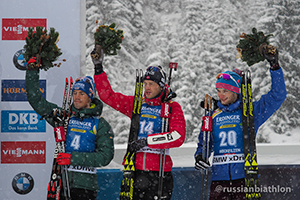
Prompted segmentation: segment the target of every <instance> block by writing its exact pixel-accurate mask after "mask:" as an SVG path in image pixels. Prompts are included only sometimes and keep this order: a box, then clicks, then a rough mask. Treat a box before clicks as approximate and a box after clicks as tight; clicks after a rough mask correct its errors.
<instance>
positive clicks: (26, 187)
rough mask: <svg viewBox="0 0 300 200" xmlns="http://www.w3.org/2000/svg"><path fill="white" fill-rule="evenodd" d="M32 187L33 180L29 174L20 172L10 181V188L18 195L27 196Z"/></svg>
mask: <svg viewBox="0 0 300 200" xmlns="http://www.w3.org/2000/svg"><path fill="white" fill-rule="evenodd" d="M33 186H34V180H33V178H32V176H31V175H30V174H27V173H26V172H21V173H19V174H17V175H16V176H15V177H14V178H13V181H12V187H13V189H14V191H15V192H16V193H18V194H22V195H23V194H28V193H29V192H31V190H32V189H33Z"/></svg>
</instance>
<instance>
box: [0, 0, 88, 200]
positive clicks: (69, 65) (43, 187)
mask: <svg viewBox="0 0 300 200" xmlns="http://www.w3.org/2000/svg"><path fill="white" fill-rule="evenodd" d="M0 17H1V19H0V25H1V32H0V34H1V35H0V77H1V86H0V87H1V94H0V98H1V104H0V108H1V114H0V117H1V133H0V141H1V147H0V148H1V163H0V174H1V183H0V196H1V197H0V198H1V199H2V200H12V199H14V200H19V199H20V200H21V199H22V200H26V199H28V200H32V199H46V196H47V186H48V182H49V180H50V173H51V169H52V162H53V154H54V147H55V142H54V133H53V128H52V127H51V126H50V125H48V124H47V123H46V122H45V120H40V119H39V116H38V115H37V114H36V113H35V112H34V111H33V109H32V108H31V106H30V105H29V103H28V101H27V98H26V91H25V66H24V63H23V62H22V61H23V55H22V53H23V52H24V49H23V46H24V45H25V37H26V36H27V32H28V28H29V27H35V26H43V27H45V28H46V29H47V31H50V28H51V27H53V28H55V30H56V31H57V32H59V34H60V35H59V42H58V43H57V46H58V47H59V48H60V49H61V51H62V53H63V54H62V56H61V59H66V62H61V66H60V67H59V68H58V67H53V68H51V69H49V70H48V71H44V70H42V71H41V72H40V88H41V93H42V95H43V96H44V97H45V98H46V99H47V100H48V101H50V102H53V103H55V104H57V105H59V106H61V104H62V96H63V87H64V84H65V78H66V77H68V78H69V77H70V76H72V77H73V79H76V78H77V77H79V76H80V75H81V74H83V73H84V70H82V69H84V66H81V65H84V63H85V61H84V55H85V49H84V47H85V0H63V1H61V0H52V1H45V0H30V1H29V0H1V1H0Z"/></svg>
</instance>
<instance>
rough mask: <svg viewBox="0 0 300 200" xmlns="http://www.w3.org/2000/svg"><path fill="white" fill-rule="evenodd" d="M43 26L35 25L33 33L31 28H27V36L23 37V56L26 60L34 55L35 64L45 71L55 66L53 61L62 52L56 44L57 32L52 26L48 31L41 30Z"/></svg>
mask: <svg viewBox="0 0 300 200" xmlns="http://www.w3.org/2000/svg"><path fill="white" fill-rule="evenodd" d="M43 29H44V27H41V26H37V27H36V32H35V33H33V28H32V27H30V28H29V30H28V36H27V37H26V38H25V40H26V44H25V45H24V49H25V53H24V54H23V55H24V58H25V60H26V61H27V62H28V60H29V59H30V58H31V57H36V60H37V65H38V66H39V68H40V69H43V70H45V71H47V70H48V69H49V68H51V67H53V66H56V65H54V64H53V62H54V61H56V60H57V58H58V57H59V56H60V55H61V54H62V52H61V49H59V48H58V47H57V45H56V43H57V42H58V38H59V33H58V32H56V31H55V29H54V28H50V33H49V34H47V30H43Z"/></svg>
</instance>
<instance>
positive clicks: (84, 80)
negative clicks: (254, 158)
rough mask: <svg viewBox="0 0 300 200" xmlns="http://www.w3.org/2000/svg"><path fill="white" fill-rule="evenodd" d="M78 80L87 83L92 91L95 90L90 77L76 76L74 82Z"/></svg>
mask: <svg viewBox="0 0 300 200" xmlns="http://www.w3.org/2000/svg"><path fill="white" fill-rule="evenodd" d="M79 81H82V82H86V83H89V84H90V85H91V86H92V89H93V91H95V87H94V83H93V81H92V80H91V79H90V78H88V77H78V78H77V79H76V80H75V83H77V82H79Z"/></svg>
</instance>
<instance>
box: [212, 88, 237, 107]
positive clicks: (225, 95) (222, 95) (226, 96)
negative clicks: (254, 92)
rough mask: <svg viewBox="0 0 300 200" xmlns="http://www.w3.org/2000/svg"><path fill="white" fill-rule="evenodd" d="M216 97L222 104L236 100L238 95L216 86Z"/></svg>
mask: <svg viewBox="0 0 300 200" xmlns="http://www.w3.org/2000/svg"><path fill="white" fill-rule="evenodd" d="M217 92H218V97H219V99H220V101H221V104H223V105H229V104H231V103H234V102H235V101H236V100H237V97H238V95H237V94H236V93H234V92H231V91H229V90H226V89H223V88H217Z"/></svg>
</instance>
